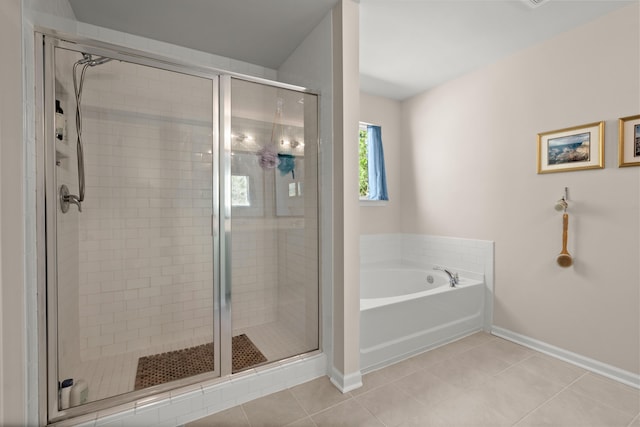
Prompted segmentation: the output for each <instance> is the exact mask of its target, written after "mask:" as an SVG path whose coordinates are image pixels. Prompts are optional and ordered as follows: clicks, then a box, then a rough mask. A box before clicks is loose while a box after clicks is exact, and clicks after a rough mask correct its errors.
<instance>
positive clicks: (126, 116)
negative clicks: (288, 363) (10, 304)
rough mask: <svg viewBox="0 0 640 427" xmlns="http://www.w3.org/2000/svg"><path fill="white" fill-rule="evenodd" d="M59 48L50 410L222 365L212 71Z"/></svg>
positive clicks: (54, 98) (52, 160) (53, 98)
mask: <svg viewBox="0 0 640 427" xmlns="http://www.w3.org/2000/svg"><path fill="white" fill-rule="evenodd" d="M50 52H53V55H52V56H53V62H52V63H51V62H49V63H48V64H50V65H49V67H50V68H51V69H53V70H55V77H54V78H51V79H50V81H55V85H54V87H52V88H51V89H50V92H49V98H50V99H48V103H51V106H48V108H51V110H50V111H52V110H53V108H54V106H53V103H54V102H55V109H56V114H55V127H56V132H55V135H48V136H47V138H48V141H49V146H50V147H55V149H52V148H50V151H49V164H48V165H47V166H48V167H49V168H50V170H51V169H53V170H52V171H51V172H49V173H50V175H49V177H50V182H49V183H48V185H49V188H50V190H49V194H50V197H49V200H50V201H53V202H54V203H55V206H53V205H51V206H52V207H51V209H52V210H55V218H56V219H55V239H56V240H55V242H56V246H57V247H56V256H57V259H56V257H51V262H52V263H56V261H57V263H56V265H55V267H53V266H52V268H51V270H52V271H54V272H57V275H56V277H54V278H53V279H54V281H55V284H56V285H55V286H52V283H53V281H51V280H50V285H49V288H48V289H49V294H50V296H49V298H50V302H49V307H50V311H51V313H50V317H49V322H50V327H52V326H57V328H56V330H55V331H52V330H51V329H50V336H51V337H56V338H57V339H54V340H53V341H52V346H53V349H54V351H53V354H55V355H57V358H56V360H57V361H53V362H52V363H53V364H50V367H51V368H53V369H54V370H53V372H57V378H55V379H54V380H53V381H51V380H50V383H49V384H50V393H51V394H52V395H54V396H55V394H57V395H58V402H57V404H55V402H54V403H53V406H54V408H53V409H51V410H50V411H52V412H51V413H54V414H55V413H56V411H62V410H65V409H67V408H73V407H77V406H79V405H83V404H86V403H90V402H94V401H97V400H100V399H105V398H110V397H113V396H117V395H121V394H124V393H128V392H132V391H134V390H142V389H148V388H151V387H156V388H158V387H157V386H160V385H162V384H166V383H169V382H172V381H175V380H181V379H185V378H189V377H195V376H197V375H200V374H203V373H209V374H210V373H211V372H212V371H216V372H219V367H218V368H217V369H216V368H215V365H216V364H217V365H218V366H219V361H218V360H215V359H216V358H214V345H213V342H214V334H215V333H216V331H217V328H214V326H215V325H214V302H215V301H214V279H213V271H214V268H213V266H214V253H213V250H214V241H213V236H212V215H213V207H214V192H215V191H216V190H215V189H214V185H213V184H214V182H216V181H214V178H213V175H214V154H213V153H214V150H215V146H214V140H213V138H214V134H213V129H214V117H215V115H214V107H213V105H214V97H215V96H217V95H216V93H217V78H215V79H212V78H206V77H197V76H194V75H189V74H185V73H184V72H175V71H169V70H166V69H160V68H155V67H153V66H149V65H141V64H138V63H133V62H127V61H126V60H122V59H118V60H116V59H113V60H112V59H111V58H108V57H104V56H101V55H95V54H94V55H89V54H87V53H84V52H82V53H81V52H78V51H74V50H70V49H65V48H61V47H55V48H53V49H51V50H50ZM78 104H79V105H80V107H79V112H78ZM215 157H216V158H217V156H215ZM216 172H217V171H216ZM63 187H64V190H63V192H62V193H61V189H62V188H63ZM63 193H64V194H63ZM83 193H84V194H83ZM51 194H54V196H53V197H52V196H51ZM82 196H84V197H82ZM81 199H83V200H82V201H80V200H81ZM50 231H51V230H48V232H50ZM50 265H52V264H50ZM50 278H51V276H50ZM217 350H218V348H216V351H217ZM50 355H51V353H50ZM51 368H50V369H51ZM52 389H53V390H52ZM56 389H57V390H56ZM56 392H57V393H56ZM51 407H52V406H51V405H50V408H51Z"/></svg>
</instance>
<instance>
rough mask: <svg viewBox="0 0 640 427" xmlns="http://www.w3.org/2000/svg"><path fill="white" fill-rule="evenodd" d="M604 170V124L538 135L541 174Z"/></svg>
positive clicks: (539, 170)
mask: <svg viewBox="0 0 640 427" xmlns="http://www.w3.org/2000/svg"><path fill="white" fill-rule="evenodd" d="M603 167H604V122H596V123H589V124H586V125H581V126H574V127H570V128H566V129H560V130H554V131H551V132H543V133H539V134H538V173H552V172H567V171H576V170H585V169H602V168H603Z"/></svg>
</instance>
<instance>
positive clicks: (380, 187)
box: [358, 123, 389, 200]
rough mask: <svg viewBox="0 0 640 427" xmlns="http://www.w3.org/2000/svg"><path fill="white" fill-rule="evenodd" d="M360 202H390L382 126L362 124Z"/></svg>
mask: <svg viewBox="0 0 640 427" xmlns="http://www.w3.org/2000/svg"><path fill="white" fill-rule="evenodd" d="M359 137H360V138H359V143H358V152H359V162H360V164H359V181H360V200H389V197H388V195H387V178H386V174H385V168H384V152H383V149H382V129H381V128H380V126H374V125H370V124H365V123H360V132H359Z"/></svg>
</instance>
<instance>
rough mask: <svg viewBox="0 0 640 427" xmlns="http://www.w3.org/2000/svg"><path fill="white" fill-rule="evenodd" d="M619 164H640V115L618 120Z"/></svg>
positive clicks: (623, 165)
mask: <svg viewBox="0 0 640 427" xmlns="http://www.w3.org/2000/svg"><path fill="white" fill-rule="evenodd" d="M618 166H619V167H625V166H640V115H637V116H629V117H623V118H621V119H619V120H618Z"/></svg>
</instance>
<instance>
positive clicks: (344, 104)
mask: <svg viewBox="0 0 640 427" xmlns="http://www.w3.org/2000/svg"><path fill="white" fill-rule="evenodd" d="M332 22H333V100H334V104H333V105H334V110H333V141H332V143H333V168H334V175H333V179H334V181H333V208H334V217H333V221H334V222H333V245H334V246H333V263H334V264H333V267H334V268H333V324H334V325H335V328H334V331H333V367H334V373H333V376H332V380H334V382H336V383H337V385H338V387H340V388H341V389H342V390H343V391H345V392H346V391H349V390H350V389H352V388H355V387H358V386H360V385H361V380H360V339H359V336H360V262H359V254H360V239H359V226H358V219H359V211H358V186H357V182H358V121H359V117H358V116H359V113H360V111H359V110H360V108H359V84H358V82H359V62H358V46H359V39H358V37H359V36H358V24H359V5H358V3H356V2H355V1H354V0H342V1H341V2H339V3H338V5H337V6H336V7H334V9H333V14H332Z"/></svg>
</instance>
